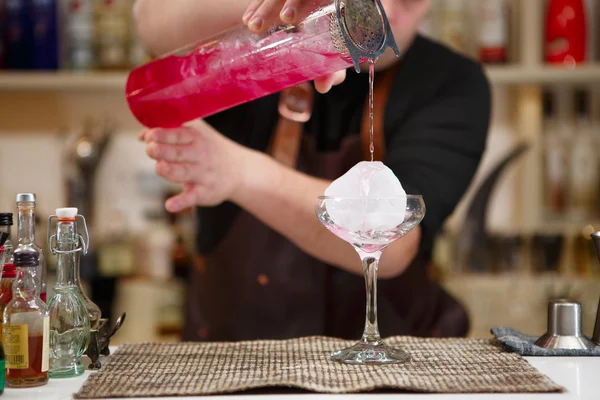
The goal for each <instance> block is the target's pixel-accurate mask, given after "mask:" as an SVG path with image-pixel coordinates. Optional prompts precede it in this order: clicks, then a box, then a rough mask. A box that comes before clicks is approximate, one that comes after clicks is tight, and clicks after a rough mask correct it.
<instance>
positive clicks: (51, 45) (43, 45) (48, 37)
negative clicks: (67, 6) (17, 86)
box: [29, 0, 59, 70]
mask: <svg viewBox="0 0 600 400" xmlns="http://www.w3.org/2000/svg"><path fill="white" fill-rule="evenodd" d="M29 6H30V12H31V20H32V29H33V48H32V51H33V54H32V68H33V69H41V70H54V69H58V59H59V54H58V52H59V49H58V26H57V14H58V7H57V4H56V0H30V3H29Z"/></svg>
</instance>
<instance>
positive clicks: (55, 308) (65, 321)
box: [48, 208, 90, 378]
mask: <svg viewBox="0 0 600 400" xmlns="http://www.w3.org/2000/svg"><path fill="white" fill-rule="evenodd" d="M50 218H52V217H50ZM83 221H84V223H85V219H83ZM48 224H50V220H49V221H48ZM53 236H54V237H55V238H56V247H52V244H53V243H52V237H50V238H49V246H50V247H49V248H50V251H51V252H52V253H56V254H58V260H57V265H56V285H55V286H54V294H53V295H52V297H50V300H49V301H48V313H49V315H50V377H51V378H70V377H73V376H78V375H81V374H82V373H83V371H84V368H83V365H82V363H81V356H82V355H83V354H84V353H85V350H86V349H87V344H88V341H89V337H90V320H89V317H88V313H87V309H86V306H85V303H84V302H83V299H82V298H81V296H80V295H79V293H78V290H77V289H78V288H77V283H76V281H75V275H76V271H77V270H79V252H81V251H82V250H84V251H85V249H87V245H86V244H85V243H83V246H82V247H80V246H79V238H80V237H79V234H78V233H77V209H76V208H59V209H57V210H56V235H53Z"/></svg>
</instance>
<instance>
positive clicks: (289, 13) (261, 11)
mask: <svg viewBox="0 0 600 400" xmlns="http://www.w3.org/2000/svg"><path fill="white" fill-rule="evenodd" d="M314 1H315V0H252V2H251V3H250V5H249V6H248V8H247V9H246V11H245V12H244V16H243V18H242V21H243V22H244V24H246V25H247V26H248V29H250V30H251V31H253V32H255V33H261V32H264V31H265V30H266V29H267V28H269V27H270V26H273V24H275V23H276V22H277V20H278V19H280V20H281V21H282V22H284V23H286V24H294V23H297V22H300V21H301V20H302V18H304V17H305V16H306V11H307V10H306V5H307V4H311V3H314ZM344 79H346V70H341V71H337V72H335V73H333V74H331V75H326V76H323V77H321V78H318V79H315V81H314V83H315V89H317V91H318V92H320V93H326V92H328V91H329V90H330V89H331V88H332V87H333V86H334V85H339V84H340V83H342V82H344Z"/></svg>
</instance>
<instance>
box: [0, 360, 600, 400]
mask: <svg viewBox="0 0 600 400" xmlns="http://www.w3.org/2000/svg"><path fill="white" fill-rule="evenodd" d="M525 359H526V360H527V361H529V363H530V364H531V365H533V366H534V367H535V368H537V369H538V370H539V371H540V372H542V373H543V374H545V375H547V376H548V377H549V378H550V379H552V380H553V381H554V382H556V383H557V384H559V385H561V386H563V387H564V388H565V389H566V390H565V392H563V393H540V394H537V393H536V394H522V393H520V394H479V393H478V394H471V395H467V394H418V393H415V394H412V393H409V394H404V393H401V394H369V393H364V394H353V395H348V394H344V395H330V394H305V393H302V394H268V395H266V394H265V395H260V394H252V395H248V396H241V395H239V394H234V395H229V396H227V395H225V396H204V397H168V398H166V397H165V398H163V397H160V398H159V397H153V398H143V399H142V398H137V399H139V400H160V399H169V400H191V399H195V400H200V399H202V400H204V399H210V400H242V399H243V398H250V399H252V400H260V399H269V400H273V399H278V398H284V399H289V400H298V399H303V400H327V399H340V400H341V399H347V398H355V399H357V400H388V399H404V398H410V399H418V400H433V399H438V400H458V399H482V400H509V399H525V400H542V399H550V400H574V399H586V400H588V399H589V400H592V399H598V400H600V357H525ZM90 373H91V372H89V371H86V373H85V374H84V375H83V376H81V377H78V378H71V379H50V381H49V383H48V384H47V385H45V386H41V387H37V388H31V389H11V388H5V390H4V395H2V396H0V399H1V400H16V399H27V400H70V399H72V398H73V394H74V393H76V392H77V391H78V390H79V388H80V387H81V385H83V383H84V382H85V379H86V378H87V376H88V375H89V374H90Z"/></svg>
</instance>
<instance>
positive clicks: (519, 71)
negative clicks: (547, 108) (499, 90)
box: [486, 64, 600, 85]
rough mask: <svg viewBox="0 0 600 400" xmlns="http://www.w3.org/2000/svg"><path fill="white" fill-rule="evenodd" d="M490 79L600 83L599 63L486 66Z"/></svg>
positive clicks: (496, 81)
mask: <svg viewBox="0 0 600 400" xmlns="http://www.w3.org/2000/svg"><path fill="white" fill-rule="evenodd" d="M486 72H487V74H488V77H489V79H490V81H491V82H492V83H494V84H497V85H522V84H538V85H539V84H558V83H572V84H581V83H585V84H590V83H600V64H592V65H586V66H581V67H576V68H572V69H570V68H565V67H551V66H542V67H539V68H535V67H521V66H486Z"/></svg>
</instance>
